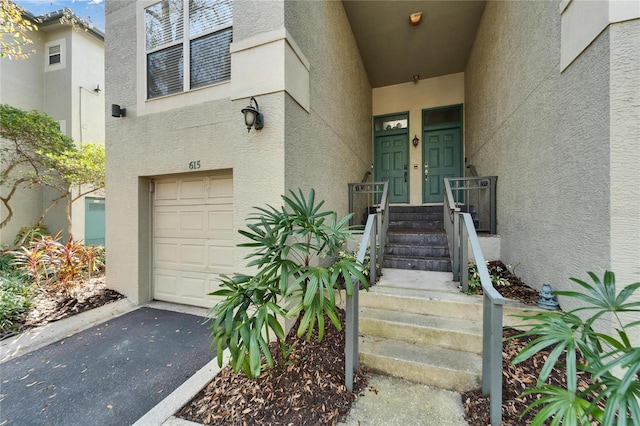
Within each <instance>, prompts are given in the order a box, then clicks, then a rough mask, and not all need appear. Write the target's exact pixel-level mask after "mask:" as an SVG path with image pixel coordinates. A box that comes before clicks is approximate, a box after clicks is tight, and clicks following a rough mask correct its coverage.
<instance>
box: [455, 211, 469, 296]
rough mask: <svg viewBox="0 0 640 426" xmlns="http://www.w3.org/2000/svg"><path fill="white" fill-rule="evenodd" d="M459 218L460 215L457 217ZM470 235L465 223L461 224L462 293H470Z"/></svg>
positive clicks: (460, 271)
mask: <svg viewBox="0 0 640 426" xmlns="http://www.w3.org/2000/svg"><path fill="white" fill-rule="evenodd" d="M456 216H458V215H456ZM468 241H469V233H468V231H467V227H466V226H465V224H464V223H461V224H460V260H459V263H458V271H459V273H460V285H462V291H463V292H465V293H466V292H468V291H469V247H468Z"/></svg>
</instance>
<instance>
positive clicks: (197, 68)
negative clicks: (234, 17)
mask: <svg viewBox="0 0 640 426" xmlns="http://www.w3.org/2000/svg"><path fill="white" fill-rule="evenodd" d="M232 36H233V31H232V28H229V29H226V30H223V31H219V32H217V33H213V34H210V35H207V36H204V37H200V38H198V39H195V40H193V41H192V42H191V88H192V89H195V88H198V87H202V86H206V85H209V84H214V83H219V82H221V81H227V80H229V79H230V78H231V54H230V53H229V44H230V43H231V41H232Z"/></svg>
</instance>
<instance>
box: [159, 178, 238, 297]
mask: <svg viewBox="0 0 640 426" xmlns="http://www.w3.org/2000/svg"><path fill="white" fill-rule="evenodd" d="M232 268H233V178H232V174H231V172H230V171H226V172H217V173H213V174H209V175H206V176H202V175H189V176H178V177H172V178H162V179H157V180H155V191H154V202H153V269H154V285H153V298H154V299H157V300H164V301H168V302H176V303H183V304H187V305H195V306H203V307H207V308H210V307H212V306H213V304H214V300H213V298H211V297H210V296H207V294H208V293H210V292H212V291H214V290H216V289H217V288H219V287H218V283H219V281H218V276H219V274H227V275H230V274H231V273H232V272H233V271H232Z"/></svg>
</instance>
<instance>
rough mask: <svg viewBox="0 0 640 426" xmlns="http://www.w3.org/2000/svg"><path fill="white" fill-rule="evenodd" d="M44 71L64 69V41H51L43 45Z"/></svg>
mask: <svg viewBox="0 0 640 426" xmlns="http://www.w3.org/2000/svg"><path fill="white" fill-rule="evenodd" d="M44 51H45V58H44V70H45V71H55V70H60V69H64V68H65V61H66V58H65V55H66V44H65V40H64V39H59V40H52V41H50V42H48V43H46V44H45V45H44Z"/></svg>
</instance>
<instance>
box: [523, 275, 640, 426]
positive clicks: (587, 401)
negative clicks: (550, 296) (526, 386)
mask: <svg viewBox="0 0 640 426" xmlns="http://www.w3.org/2000/svg"><path fill="white" fill-rule="evenodd" d="M589 276H590V277H591V279H592V280H593V283H594V284H593V285H592V284H589V283H587V282H585V281H582V280H579V279H575V278H572V280H573V281H574V282H576V283H577V284H578V285H580V286H581V287H582V288H583V289H584V290H585V291H586V292H585V293H583V292H574V291H556V292H554V294H557V295H560V296H566V297H572V298H576V299H578V300H580V301H581V302H583V305H584V306H583V307H580V308H577V309H574V310H572V311H568V312H560V313H556V312H543V313H539V314H537V315H535V316H532V317H525V316H522V317H521V318H523V319H525V320H529V321H532V322H534V325H533V326H532V327H531V329H530V330H529V331H527V332H525V333H523V334H520V335H518V336H514V338H515V337H521V336H534V337H535V339H534V340H532V341H531V342H530V343H529V344H527V345H526V346H525V347H524V348H523V349H522V351H521V352H520V354H519V355H518V356H517V357H516V358H515V359H514V361H513V362H514V364H517V363H519V362H522V361H524V360H526V359H528V358H530V357H532V356H533V355H534V354H535V353H536V352H538V351H539V350H541V349H544V348H546V347H548V346H553V347H554V348H553V350H552V351H551V353H550V354H549V357H548V359H547V360H546V361H545V364H544V366H543V367H542V369H541V370H540V375H539V377H538V382H537V386H536V388H533V389H530V390H528V391H526V392H525V393H524V394H539V395H541V396H540V398H539V399H537V400H536V401H534V402H533V403H531V404H530V405H529V406H528V408H527V410H526V411H525V413H526V412H528V411H530V410H532V409H534V408H536V407H538V408H540V411H539V412H538V414H537V415H536V416H535V418H534V420H533V422H532V426H538V425H542V424H544V423H545V422H547V421H549V419H551V420H550V425H552V426H554V425H560V424H562V425H565V426H571V425H591V420H595V421H597V422H599V423H600V424H603V425H617V426H625V425H633V424H637V423H634V422H637V421H638V419H640V347H638V346H634V345H637V344H638V341H637V337H638V327H639V326H640V321H638V320H635V321H627V322H625V319H624V318H625V316H624V315H625V314H634V315H635V318H638V316H637V313H638V312H640V301H633V298H632V297H631V296H632V295H633V293H634V292H635V291H636V290H637V289H638V288H640V282H637V283H634V284H630V285H628V286H626V287H624V288H623V289H622V290H621V291H620V292H616V283H615V275H614V273H613V272H610V271H606V272H605V274H604V277H603V280H602V281H601V280H600V279H599V278H598V277H597V276H596V275H595V274H594V273H592V272H589ZM636 300H637V299H636ZM583 311H584V312H586V313H588V314H589V316H587V319H586V320H583V319H582V318H581V317H580V316H578V315H577V313H578V312H583ZM621 314H622V315H621ZM605 315H610V316H611V321H612V323H613V325H614V329H615V331H616V334H617V336H610V335H608V334H605V333H601V332H599V331H596V330H597V326H596V322H597V321H598V320H599V319H602V317H603V316H605ZM632 331H633V333H634V334H632ZM630 336H635V343H634V340H633V339H630ZM562 354H566V361H565V365H564V367H565V368H566V387H559V386H553V385H550V384H548V383H545V381H546V380H547V379H548V377H549V375H550V373H551V370H552V369H553V367H554V366H555V365H557V364H559V363H560V356H561V355H562ZM578 371H584V372H586V373H587V374H589V375H590V377H591V381H592V385H590V386H589V387H588V388H587V389H579V388H578V385H577V372H578Z"/></svg>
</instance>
